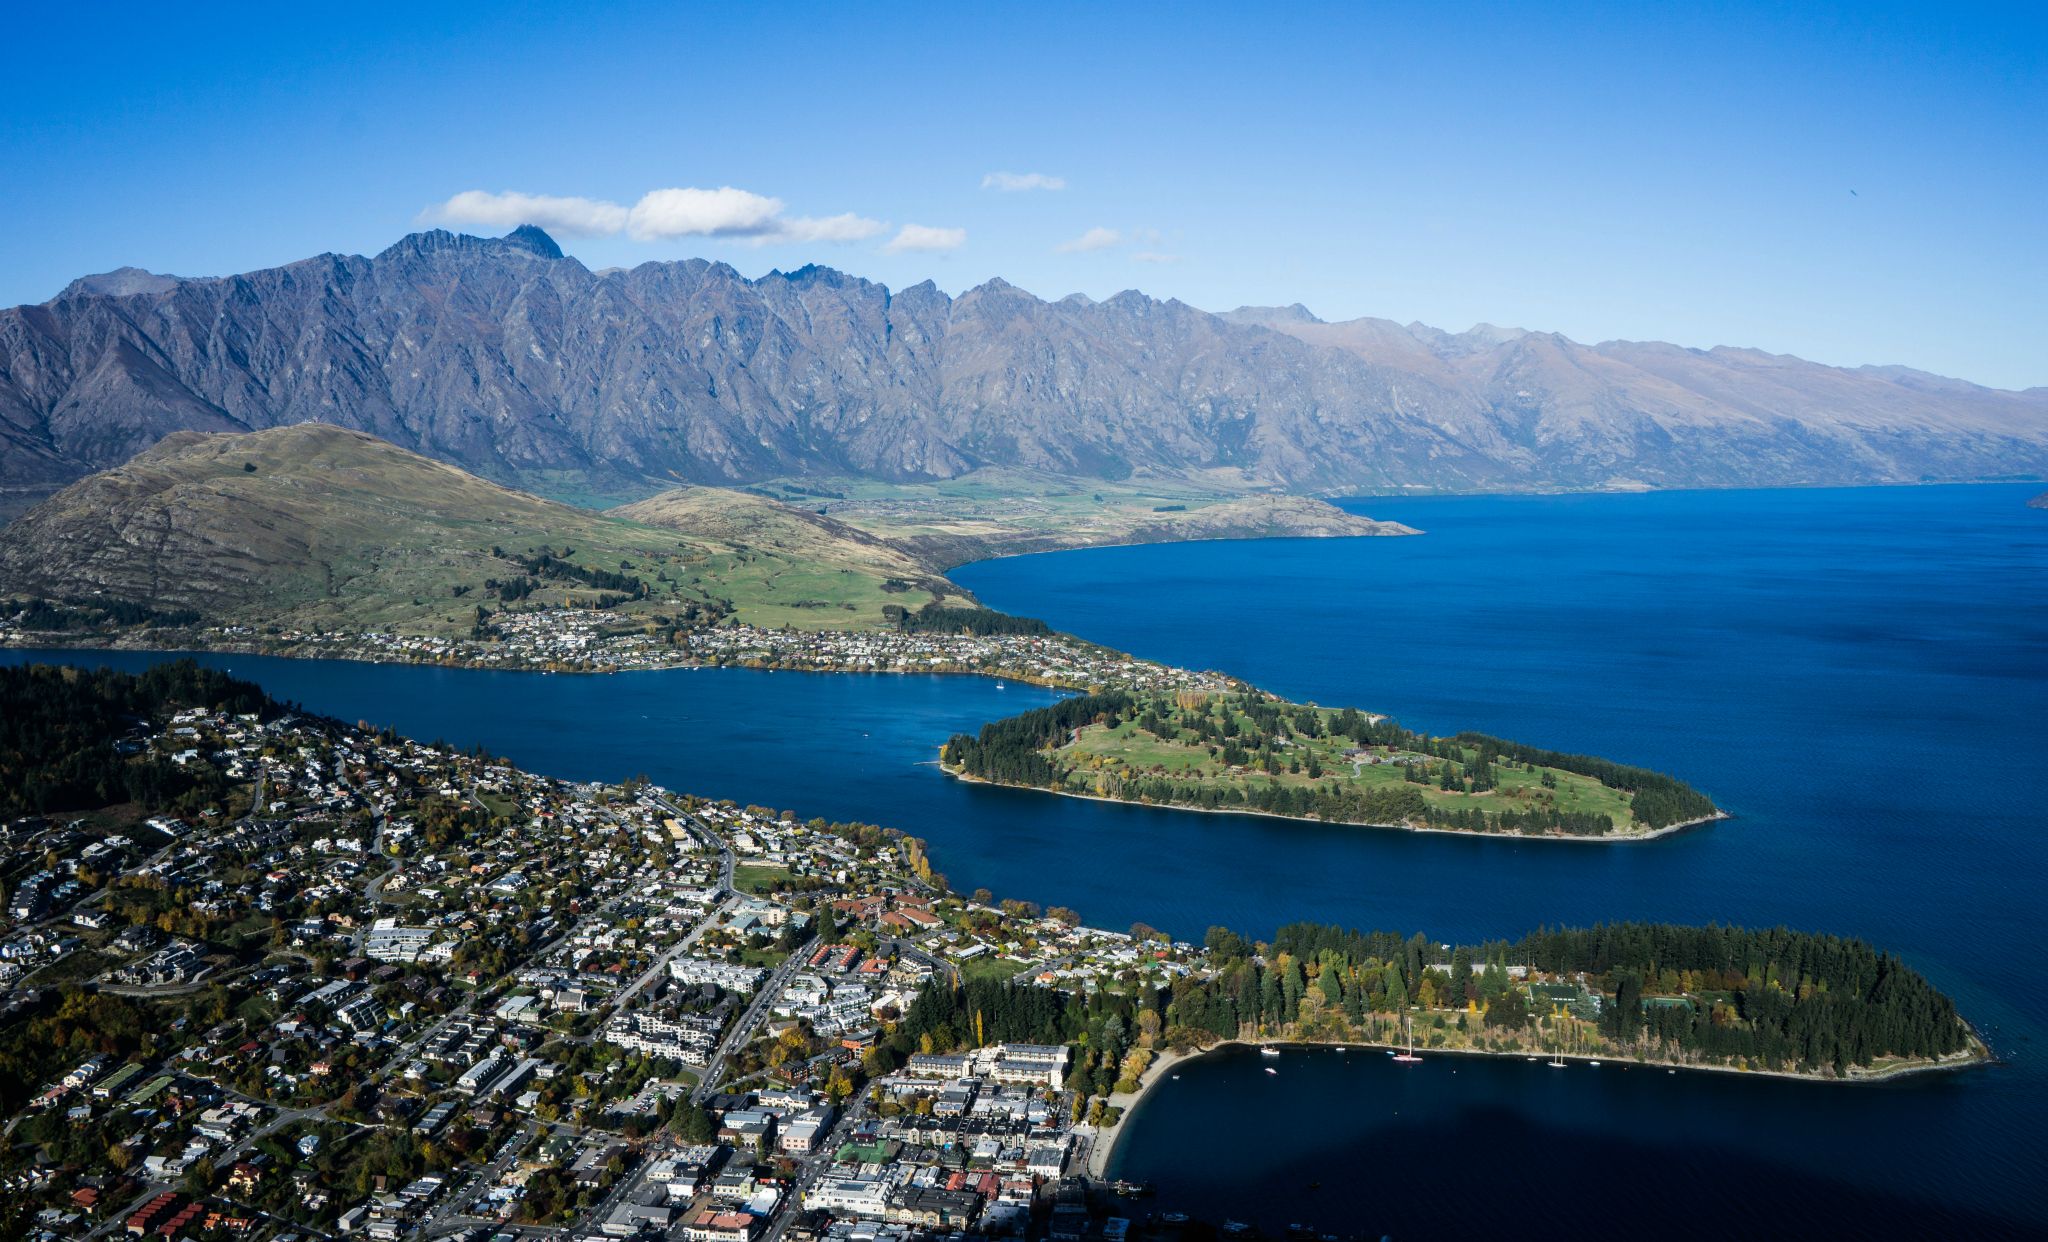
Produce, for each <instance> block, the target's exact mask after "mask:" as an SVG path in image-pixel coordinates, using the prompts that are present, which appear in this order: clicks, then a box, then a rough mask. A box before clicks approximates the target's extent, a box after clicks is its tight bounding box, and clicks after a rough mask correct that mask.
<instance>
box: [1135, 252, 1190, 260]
mask: <svg viewBox="0 0 2048 1242" xmlns="http://www.w3.org/2000/svg"><path fill="white" fill-rule="evenodd" d="M1131 257H1132V258H1133V259H1136V260H1137V261H1138V262H1140V263H1178V262H1180V256H1179V255H1177V254H1160V253H1159V252H1158V251H1156V250H1140V251H1138V252H1137V253H1136V254H1134V255H1132V256H1131Z"/></svg>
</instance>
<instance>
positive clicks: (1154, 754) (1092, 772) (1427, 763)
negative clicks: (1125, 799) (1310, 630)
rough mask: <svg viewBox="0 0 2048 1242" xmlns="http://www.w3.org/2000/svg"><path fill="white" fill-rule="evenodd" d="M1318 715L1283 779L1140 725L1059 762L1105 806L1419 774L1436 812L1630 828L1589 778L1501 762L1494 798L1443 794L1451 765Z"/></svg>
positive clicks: (1091, 741) (1282, 765) (1369, 782)
mask: <svg viewBox="0 0 2048 1242" xmlns="http://www.w3.org/2000/svg"><path fill="white" fill-rule="evenodd" d="M1291 710H1292V711H1295V712H1299V711H1302V710H1307V709H1301V708H1293V709H1291ZM1313 710H1314V711H1315V712H1317V713H1318V715H1319V717H1320V719H1321V720H1322V721H1323V723H1324V729H1323V732H1322V736H1309V735H1308V734H1306V733H1304V732H1302V731H1299V730H1295V731H1293V732H1292V733H1291V735H1290V736H1285V737H1277V738H1274V739H1273V742H1272V753H1273V759H1274V766H1276V767H1278V768H1279V771H1277V772H1273V771H1268V770H1266V767H1265V765H1264V764H1263V763H1262V762H1261V756H1260V755H1259V754H1257V753H1252V754H1249V755H1247V756H1246V761H1245V762H1243V763H1239V764H1235V765H1232V764H1229V763H1227V762H1225V759H1226V757H1227V756H1226V755H1225V754H1223V753H1221V752H1222V750H1223V748H1222V747H1221V746H1220V745H1217V744H1215V743H1214V742H1213V741H1204V740H1203V739H1201V738H1198V737H1197V736H1195V735H1194V734H1193V733H1192V732H1190V731H1188V730H1185V729H1179V730H1174V731H1173V732H1172V734H1171V736H1169V737H1160V736H1157V735H1156V734H1154V733H1153V732H1151V731H1150V730H1148V729H1146V728H1144V727H1141V725H1140V724H1139V723H1138V721H1137V720H1125V721H1122V722H1120V723H1117V724H1114V725H1107V724H1093V725H1088V726H1086V727H1084V728H1082V729H1080V730H1079V731H1078V732H1077V734H1076V736H1075V737H1074V738H1073V739H1072V740H1070V741H1068V742H1067V743H1066V744H1064V745H1062V746H1060V747H1058V748H1057V749H1056V750H1055V751H1054V752H1053V758H1054V760H1055V762H1056V763H1057V764H1058V765H1059V766H1060V768H1061V770H1062V775H1063V786H1064V787H1065V788H1067V789H1069V790H1072V791H1074V792H1077V793H1088V794H1098V795H1105V796H1110V795H1113V792H1114V791H1113V785H1114V784H1115V783H1116V782H1118V781H1119V779H1120V778H1121V779H1128V778H1132V777H1163V778H1166V779H1170V780H1173V781H1175V782H1176V783H1186V784H1189V785H1192V786H1194V787H1196V788H1198V789H1205V790H1206V789H1229V788H1233V787H1234V788H1238V789H1247V790H1249V789H1257V788H1261V787H1264V786H1280V787H1290V788H1299V789H1316V788H1318V787H1328V786H1330V785H1331V784H1332V783H1334V784H1335V785H1336V786H1337V787H1338V788H1343V789H1354V790H1359V791H1365V790H1370V789H1374V788H1382V787H1387V786H1400V785H1402V784H1404V783H1406V782H1407V774H1408V772H1409V771H1410V769H1411V767H1415V766H1419V767H1420V768H1421V770H1423V771H1425V772H1428V773H1431V774H1432V779H1431V780H1430V781H1429V782H1428V783H1421V784H1414V785H1413V786H1412V787H1413V788H1414V789H1415V790H1416V791H1417V792H1418V793H1420V794H1421V796H1422V799H1423V801H1424V802H1425V803H1426V804H1427V805H1429V806H1431V807H1435V808H1440V809H1444V810H1457V809H1467V810H1476V811H1481V812H1485V813H1487V814H1494V815H1497V814H1500V813H1502V812H1508V811H1514V812H1527V811H1531V810H1537V809H1541V810H1555V811H1558V812H1561V813H1565V814H1573V813H1581V814H1592V815H1605V816H1608V817H1609V818H1611V819H1612V820H1613V821H1614V823H1615V825H1616V826H1617V827H1626V826H1628V825H1629V823H1630V822H1631V818H1632V817H1631V811H1630V805H1629V795H1628V793H1627V792H1625V791H1623V790H1619V789H1612V788H1609V787H1608V786H1606V785H1603V784H1601V783H1600V782H1599V781H1598V780H1595V779H1593V778H1592V777H1590V776H1583V775H1580V774H1578V773H1575V772H1567V771H1564V770H1562V769H1557V768H1545V767H1535V766H1529V767H1522V766H1519V765H1513V764H1510V763H1508V762H1506V761H1501V762H1497V763H1495V764H1494V765H1493V771H1492V777H1493V781H1494V784H1493V787H1492V788H1491V789H1486V790H1484V791H1475V792H1465V791H1464V790H1462V789H1460V790H1455V791H1454V790H1447V789H1444V788H1441V787H1440V785H1439V783H1438V782H1437V781H1436V780H1435V779H1434V774H1435V773H1437V772H1439V771H1441V768H1442V765H1443V760H1441V759H1438V758H1435V757H1432V756H1427V755H1422V754H1418V753H1416V752H1414V751H1409V750H1402V749H1397V748H1395V747H1391V746H1362V745H1360V744H1359V743H1357V742H1355V741H1354V740H1353V739H1352V738H1350V737H1348V736H1342V735H1337V734H1334V733H1332V732H1331V731H1330V729H1329V725H1330V724H1331V723H1332V722H1334V721H1335V720H1336V719H1337V717H1338V712H1336V711H1334V710H1332V709H1328V708H1317V709H1313ZM1235 721H1236V723H1237V725H1238V727H1239V728H1240V729H1241V730H1243V735H1244V736H1250V735H1252V734H1253V732H1254V729H1255V726H1254V725H1252V724H1251V722H1250V721H1249V720H1248V719H1247V718H1245V717H1243V716H1241V715H1239V716H1236V717H1235ZM1475 754H1476V752H1474V751H1472V750H1470V749H1463V748H1461V749H1460V750H1459V751H1458V759H1457V762H1459V763H1461V764H1462V763H1463V762H1465V761H1466V760H1470V759H1472V758H1474V757H1475ZM1546 778H1547V783H1546Z"/></svg>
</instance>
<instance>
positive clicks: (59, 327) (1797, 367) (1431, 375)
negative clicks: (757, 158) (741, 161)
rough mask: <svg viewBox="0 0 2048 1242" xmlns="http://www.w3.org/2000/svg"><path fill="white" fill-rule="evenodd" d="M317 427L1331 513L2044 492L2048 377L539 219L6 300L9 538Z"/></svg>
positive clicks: (638, 488) (638, 463)
mask: <svg viewBox="0 0 2048 1242" xmlns="http://www.w3.org/2000/svg"><path fill="white" fill-rule="evenodd" d="M308 421H322V422H330V423H335V424H338V425H342V426H346V427H349V428H352V429H355V430H359V431H364V432H368V433H370V434H372V435H375V436H378V437H379V438H382V439H385V440H388V441H390V442H392V443H394V444H397V445H399V446H400V447H403V448H407V449H411V450H413V451H415V452H419V453H422V454H424V455H427V456H430V457H434V458H436V459H439V460H442V461H445V462H449V463H451V464H454V465H458V466H461V467H463V468H464V469H466V470H469V471H471V472H472V473H474V474H478V475H481V476H483V477H486V478H489V479H492V480H494V481H497V482H500V483H505V484H508V485H513V486H519V487H523V488H526V489H528V490H533V491H537V492H541V493H543V494H549V495H558V496H564V497H596V498H603V499H609V500H628V499H640V498H644V497H646V496H648V495H651V494H653V493H655V492H657V491H660V490H663V489H665V488H668V487H672V486H674V485H675V484H677V483H695V484H711V485H734V484H758V483H764V482H767V481H771V480H787V479H795V480H806V479H847V478H851V479H857V480H862V481H867V482H883V483H892V484H925V483H931V482H934V481H944V480H952V479H958V478H962V477H972V476H974V475H975V474H977V473H980V472H1008V471H1024V472H1033V473H1039V474H1045V475H1052V476H1059V477H1064V478H1073V479H1081V480H1090V481H1100V482H1109V483H1116V482H1128V481H1143V480H1148V479H1149V480H1165V481H1172V480H1202V481H1205V482H1208V483H1212V484H1213V483H1220V482H1223V481H1226V480H1228V481H1230V482H1231V484H1232V485H1233V486H1235V487H1236V488H1237V489H1238V490H1240V491H1245V490H1266V489H1277V490H1283V491H1288V492H1294V493H1307V494H1336V493H1347V494H1367V493H1390V492H1392V493H1397V492H1405V491H1413V490H1431V491H1446V490H1448V491H1473V490H1530V489H1570V488H1611V487H1666V486H1687V487H1712V486H1741V485H1757V486H1763V485H1798V484H1851V483H1873V482H1914V481H1921V480H1928V479H1974V478H1985V477H2012V476H2015V475H2027V474H2048V389H2030V390H2028V391H2026V392H2005V391H2000V390H1995V389H1990V388H1984V387H1981V386H1978V385H1974V384H1968V383H1965V382H1963V381H1960V380H1951V379H1945V378H1942V377H1938V376H1932V375H1928V374H1926V373H1923V372H1918V371H1913V370H1910V369H1908V368H1899V367H1862V368H1853V369H1845V368H1835V367H1826V366H1821V365H1819V364H1816V363H1810V362H1804V361H1801V360H1799V359H1796V358H1790V357H1785V356H1781V355H1773V354H1767V353H1763V352H1761V351H1757V350H1747V349H1726V348H1717V349H1711V350H1699V349H1687V348H1682V347H1680V346H1676V345H1667V344H1660V343H1654V342H1649V343H1644V342H1620V341H1610V342H1604V343H1602V344H1598V345H1583V344H1579V343H1577V342H1573V341H1570V340H1568V339H1566V338H1564V337H1562V336H1559V335H1557V334H1554V333H1536V332H1523V331H1520V330H1516V329H1497V328H1488V327H1485V326H1484V325H1482V326H1481V327H1480V328H1476V329H1474V330H1472V331H1470V332H1466V333H1459V334H1451V333H1444V332H1440V331H1437V330H1436V329H1433V328H1427V327H1424V326H1422V325H1409V326H1406V327H1403V326H1401V325H1398V324H1394V323H1392V322H1391V321H1386V320H1374V319H1360V320H1353V321H1350V322H1349V323H1336V324H1331V323H1323V322H1321V321H1320V320H1317V319H1316V318H1315V316H1314V315H1312V314H1310V313H1309V312H1308V311H1307V310H1306V309H1304V308H1302V307H1299V306H1294V307H1288V308H1278V309H1275V308H1240V309H1239V310H1236V311H1232V312H1228V313H1226V314H1223V315H1214V314H1210V313H1208V312H1206V311H1202V310H1198V309H1196V308H1194V307H1192V306H1188V305H1186V304H1185V303H1182V302H1179V301H1177V300H1171V299H1169V300H1164V301H1162V300H1159V299H1155V298H1152V297H1148V296H1146V295H1145V294H1142V293H1139V292H1136V291H1130V290H1127V291H1125V292H1123V293H1119V294H1117V295H1116V296H1114V297H1110V298H1106V299H1103V300H1100V301H1095V300H1091V299H1087V298H1081V297H1069V298H1063V299H1060V300H1058V301H1052V302H1048V301H1045V300H1043V299H1040V298H1038V297H1035V296H1033V295H1032V294H1030V293H1027V292H1025V291H1024V290H1022V289H1019V288H1017V287H1016V286H1014V285H1011V284H1010V283H1008V282H1006V281H1003V280H1000V279H996V280H991V281H988V282H987V283H985V284H982V285H979V286H977V287H975V288H973V289H970V290H967V291H965V292H963V293H961V294H960V295H959V296H957V297H954V296H949V295H947V294H946V293H944V292H941V291H940V290H939V289H938V287H937V286H936V285H934V284H932V283H931V282H930V281H926V282H923V283H920V284H917V285H913V286H911V287H909V288H906V289H899V290H891V289H889V288H887V287H885V286H883V285H880V284H876V283H874V282H872V281H868V280H864V279H861V278H859V277H856V276H851V275H848V274H846V273H843V272H839V271H835V270H833V269H831V268H826V267H820V266H817V265H808V266H805V267H801V268H798V269H797V270H795V271H791V272H780V271H777V272H771V273H769V274H767V275H765V276H763V277H760V278H759V279H752V280H750V279H747V278H745V277H743V276H741V275H740V273H739V272H737V271H736V270H734V269H733V268H732V267H731V266H729V265H727V264H724V263H713V262H706V261H704V260H701V259H691V260H684V261H677V262H649V263H643V264H640V265H639V266H637V267H633V268H630V269H625V270H611V271H606V272H602V273H599V272H592V271H591V270H590V269H588V268H586V267H585V266H584V265H583V264H582V263H580V262H578V261H577V260H576V259H574V258H572V257H566V256H564V255H563V254H562V252H561V250H560V248H559V247H558V246H557V245H556V244H555V243H554V241H553V239H552V238H550V237H548V235H547V234H546V233H545V232H543V231H541V230H540V229H537V228H533V227H531V226H524V227H522V228H520V229H518V230H515V231H514V232H513V233H511V234H510V235H508V236H506V237H502V238H482V237H470V236H463V235H458V234H454V233H449V232H446V231H442V230H432V231H428V232H422V233H416V234H412V235H410V236H407V237H405V238H403V239H401V240H399V241H398V242H396V243H394V244H393V245H392V246H390V247H389V248H387V249H386V250H384V251H383V252H381V253H379V254H377V255H375V256H373V257H363V256H358V255H336V254H326V255H320V256H316V257H314V258H309V259H305V260H302V261H300V262H296V263H291V264H287V265H285V266H282V267H276V268H269V269H265V270H260V271H254V272H247V273H242V274H239V275H234V276H227V277H219V278H207V279H187V278H178V277H169V276H158V275H154V274H151V273H147V272H141V271H138V270H134V269H126V270H124V271H122V272H117V273H111V274H108V275H106V276H101V277H86V278H83V279H81V280H79V281H76V282H73V284H72V285H71V286H69V287H68V288H67V289H65V290H64V291H63V292H62V293H60V294H59V295H58V296H56V297H55V298H52V299H51V300H50V301H49V302H46V303H43V304H41V305H37V306H21V307H14V308H11V309H5V310H0V515H5V514H7V513H9V512H18V511H19V510H21V509H22V508H25V507H26V506H27V505H29V504H32V503H33V502H34V501H35V500H37V499H40V498H41V497H43V496H46V495H48V494H50V493H51V492H53V491H54V490H55V489H57V488H59V487H62V486H64V485H66V484H68V483H70V482H73V481H75V480H77V479H79V478H81V477H83V476H85V475H86V474H89V473H91V472H92V471H94V470H100V469H105V468H108V467H111V466H116V465H119V464H120V463H122V462H124V461H126V460H127V459H128V458H130V457H131V456H133V455H134V454H136V453H137V452H140V451H141V450H143V449H145V448H147V447H149V446H150V445H152V444H154V443H156V442H157V441H158V440H161V439H162V438H164V437H165V436H167V435H170V434H172V433H173V432H177V431H209V432H220V431H251V430H262V429H266V428H272V427H277V426H283V425H288V424H293V423H301V422H308Z"/></svg>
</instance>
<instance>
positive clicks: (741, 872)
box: [732, 863, 789, 897]
mask: <svg viewBox="0 0 2048 1242" xmlns="http://www.w3.org/2000/svg"><path fill="white" fill-rule="evenodd" d="M788 878H789V868H787V867H782V866H777V865H775V864H773V863H741V864H740V865H739V866H737V867H734V868H733V869H732V886H733V887H734V888H736V889H738V890H739V891H740V892H742V893H748V894H751V895H753V896H756V897H758V896H761V895H762V894H764V893H770V892H773V891H774V889H775V885H776V884H778V883H780V882H781V881H783V880H787V879H788Z"/></svg>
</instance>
